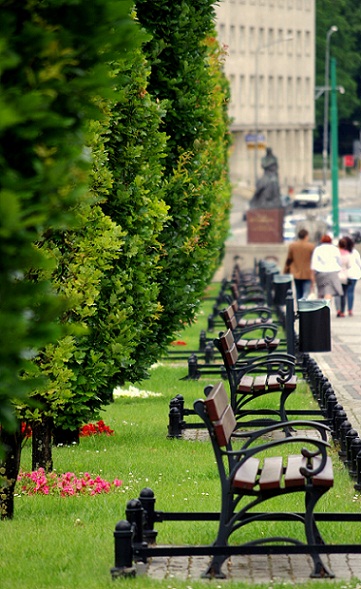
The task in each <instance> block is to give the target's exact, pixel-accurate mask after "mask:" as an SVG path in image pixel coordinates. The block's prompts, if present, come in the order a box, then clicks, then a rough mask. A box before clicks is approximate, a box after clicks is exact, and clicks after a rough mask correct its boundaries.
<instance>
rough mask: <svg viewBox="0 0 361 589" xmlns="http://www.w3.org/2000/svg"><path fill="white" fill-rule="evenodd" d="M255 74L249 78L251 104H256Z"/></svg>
mask: <svg viewBox="0 0 361 589" xmlns="http://www.w3.org/2000/svg"><path fill="white" fill-rule="evenodd" d="M255 92H256V90H255V76H250V78H249V100H248V102H249V104H250V105H251V106H254V104H255V103H254V95H255Z"/></svg>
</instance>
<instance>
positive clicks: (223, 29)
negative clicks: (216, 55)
mask: <svg viewBox="0 0 361 589" xmlns="http://www.w3.org/2000/svg"><path fill="white" fill-rule="evenodd" d="M219 41H220V43H221V45H224V44H225V42H226V25H225V24H224V23H221V24H220V25H219Z"/></svg>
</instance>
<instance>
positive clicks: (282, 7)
mask: <svg viewBox="0 0 361 589" xmlns="http://www.w3.org/2000/svg"><path fill="white" fill-rule="evenodd" d="M216 14H217V30H218V35H219V40H220V42H221V44H222V45H224V46H225V47H226V51H227V57H226V61H225V73H226V76H227V78H228V79H229V82H230V87H231V103H230V106H229V115H230V116H231V118H232V125H231V130H232V134H233V149H232V153H231V161H230V168H231V179H232V181H233V182H235V183H237V184H238V185H239V186H244V187H248V188H249V189H253V187H254V185H255V180H256V178H257V177H259V176H260V175H261V174H262V169H261V167H260V161H261V158H262V156H263V155H264V153H265V147H271V148H272V150H273V152H274V154H275V155H276V156H277V157H278V162H279V178H280V184H281V187H282V191H283V192H286V191H287V190H288V189H289V187H292V188H297V187H299V186H300V185H303V184H305V183H309V182H311V181H312V167H313V166H312V153H313V128H314V119H315V105H314V95H315V71H314V70H315V0H221V1H220V3H219V5H217V7H216Z"/></svg>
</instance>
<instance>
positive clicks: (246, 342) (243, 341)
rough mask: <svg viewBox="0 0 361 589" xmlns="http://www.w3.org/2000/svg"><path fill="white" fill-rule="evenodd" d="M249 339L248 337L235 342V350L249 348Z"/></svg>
mask: <svg viewBox="0 0 361 589" xmlns="http://www.w3.org/2000/svg"><path fill="white" fill-rule="evenodd" d="M249 341H250V340H248V339H239V340H237V342H236V346H237V350H245V349H246V348H249Z"/></svg>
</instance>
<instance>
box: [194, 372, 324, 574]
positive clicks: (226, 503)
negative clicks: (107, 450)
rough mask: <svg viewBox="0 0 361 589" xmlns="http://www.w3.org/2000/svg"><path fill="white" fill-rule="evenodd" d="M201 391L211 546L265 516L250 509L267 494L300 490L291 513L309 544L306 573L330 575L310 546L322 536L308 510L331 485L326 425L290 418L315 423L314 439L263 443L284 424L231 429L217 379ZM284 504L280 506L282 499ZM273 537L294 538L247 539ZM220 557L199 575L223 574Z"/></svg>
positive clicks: (232, 416) (225, 398)
mask: <svg viewBox="0 0 361 589" xmlns="http://www.w3.org/2000/svg"><path fill="white" fill-rule="evenodd" d="M206 392H208V395H207V397H206V399H205V400H203V399H200V400H197V401H196V402H195V403H194V409H195V412H196V413H197V414H198V415H199V416H200V417H201V419H202V420H203V421H204V422H205V424H206V426H207V428H208V431H209V434H210V437H211V441H212V445H213V450H214V455H215V458H216V462H217V466H218V473H219V478H220V484H221V512H220V520H219V526H218V533H217V538H216V540H215V542H214V546H217V547H218V546H226V545H227V544H228V539H229V537H230V536H231V534H233V533H234V532H235V531H236V530H238V529H240V528H241V527H243V526H245V525H246V524H248V523H253V522H256V521H262V520H263V519H265V520H267V519H268V516H269V513H254V511H253V509H254V508H255V507H256V506H257V505H259V504H261V503H263V502H264V501H266V500H268V499H271V498H273V497H277V496H280V495H287V494H290V493H296V492H302V493H304V495H305V512H304V514H296V513H295V514H293V515H294V519H295V520H298V521H301V522H302V523H303V525H304V532H305V535H306V541H307V544H308V545H309V546H310V547H311V546H312V547H313V548H312V549H310V555H311V557H312V559H313V567H314V568H313V571H312V574H311V576H312V577H333V576H334V575H333V573H332V572H331V571H330V570H329V569H328V568H327V566H326V565H325V564H324V563H323V561H322V560H321V557H320V555H319V554H318V552H317V549H316V548H315V545H317V544H323V543H324V541H323V539H322V537H321V534H320V532H319V530H318V528H317V525H316V522H315V519H314V515H313V512H314V509H315V506H316V504H317V502H318V500H319V499H320V498H321V497H322V495H324V493H326V492H327V491H328V490H329V489H330V488H331V487H332V486H333V469H332V462H331V459H330V458H329V457H328V456H327V452H326V450H327V448H328V447H329V444H328V442H327V431H328V428H327V427H326V426H324V425H322V424H318V423H312V424H311V422H308V421H302V422H301V421H300V422H291V423H292V427H300V426H302V427H303V428H307V427H310V426H311V427H312V428H315V430H316V431H317V432H318V437H317V436H316V434H315V437H314V438H310V437H306V436H305V435H303V436H302V435H301V436H295V437H286V438H281V439H280V438H278V439H273V440H272V441H270V442H265V441H264V439H265V436H266V435H269V434H270V433H271V432H275V431H276V430H277V429H280V428H282V427H283V426H284V424H278V425H273V426H269V427H267V428H264V429H261V430H259V431H253V432H247V433H244V432H243V433H242V432H238V433H237V431H238V430H237V427H238V424H237V420H236V416H235V414H234V412H233V410H232V407H231V405H230V404H229V401H228V395H227V393H226V390H225V388H224V385H223V383H222V382H220V383H218V384H217V385H216V386H214V387H208V391H206ZM232 436H234V441H232ZM242 438H243V444H242V445H241V447H240V448H237V447H235V441H236V440H239V439H242ZM257 443H258V445H257ZM300 443H301V444H307V446H308V448H302V450H301V451H299V450H297V448H298V447H299V444H300ZM285 445H287V449H288V448H289V447H290V448H293V450H292V453H291V454H288V455H287V456H286V458H284V457H283V456H275V455H273V454H272V455H271V453H270V452H271V450H272V451H273V449H274V448H275V447H276V446H285ZM287 452H288V450H287ZM265 454H266V456H264V455H265ZM241 500H244V501H245V504H244V503H241ZM284 505H285V507H286V505H287V504H286V503H284ZM278 516H279V519H280V520H283V519H285V520H286V517H285V514H284V511H282V513H280V514H278ZM265 530H266V527H265ZM273 540H274V541H276V542H280V541H283V542H289V543H291V544H292V543H295V544H297V543H299V541H298V540H294V539H292V538H289V537H284V538H280V537H276V538H272V537H268V536H267V532H266V531H265V536H264V537H263V538H258V539H256V540H255V541H253V542H252V543H253V545H260V544H269V543H270V542H272V541H273ZM226 558H227V556H226V555H222V554H215V555H214V556H213V559H212V561H211V564H210V565H209V567H208V569H207V571H206V572H205V574H204V576H205V577H224V576H225V575H224V574H223V573H222V571H221V567H222V564H223V562H224V561H225V560H226Z"/></svg>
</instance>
